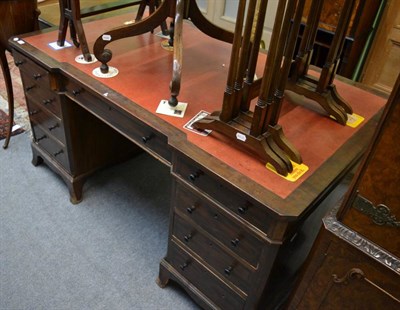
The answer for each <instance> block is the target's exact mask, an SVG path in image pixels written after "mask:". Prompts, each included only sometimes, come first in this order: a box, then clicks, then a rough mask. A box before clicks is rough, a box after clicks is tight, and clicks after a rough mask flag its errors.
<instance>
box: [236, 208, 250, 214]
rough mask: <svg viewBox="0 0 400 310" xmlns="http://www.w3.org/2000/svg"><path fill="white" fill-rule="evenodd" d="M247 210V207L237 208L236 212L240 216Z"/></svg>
mask: <svg viewBox="0 0 400 310" xmlns="http://www.w3.org/2000/svg"><path fill="white" fill-rule="evenodd" d="M247 210H249V207H248V206H243V207H239V208H238V212H239V213H240V214H246V212H247Z"/></svg>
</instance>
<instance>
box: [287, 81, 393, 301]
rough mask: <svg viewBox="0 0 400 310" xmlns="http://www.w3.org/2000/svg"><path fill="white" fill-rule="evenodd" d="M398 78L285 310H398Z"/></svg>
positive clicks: (325, 223) (326, 220)
mask: <svg viewBox="0 0 400 310" xmlns="http://www.w3.org/2000/svg"><path fill="white" fill-rule="evenodd" d="M399 120H400V76H399V78H398V79H397V83H396V85H395V88H394V89H393V92H392V94H391V97H390V98H389V101H388V104H387V106H386V108H385V111H384V114H383V116H382V118H381V121H380V123H379V126H378V127H377V131H376V133H375V136H374V139H373V141H372V143H371V144H370V148H369V150H368V153H367V155H366V156H365V158H364V160H363V163H362V164H361V166H360V168H359V171H358V173H357V175H356V177H355V179H354V181H353V183H352V185H351V186H350V189H349V191H348V193H347V194H346V196H345V198H344V200H343V202H342V204H341V207H340V210H339V211H338V213H337V214H336V211H337V209H338V208H336V209H335V210H334V211H333V212H331V214H329V216H327V217H326V218H325V219H324V227H323V228H322V229H321V231H320V234H319V237H318V241H317V242H316V243H315V245H314V248H313V252H312V255H311V256H310V257H309V258H308V262H307V268H306V269H305V271H304V274H303V275H302V277H301V278H300V282H299V285H298V287H297V289H296V291H295V293H294V295H293V297H292V299H291V302H290V304H289V309H311V308H312V309H326V307H327V306H328V305H329V307H331V308H335V309H339V308H354V309H371V308H374V309H399V307H400V259H399V258H400V208H399V206H400V205H399V201H400V192H399V190H398V186H397V185H398V180H399V178H400V166H399V158H400V147H399V145H398V144H397V143H393V141H395V139H396V137H397V135H398V132H399V130H400V125H399Z"/></svg>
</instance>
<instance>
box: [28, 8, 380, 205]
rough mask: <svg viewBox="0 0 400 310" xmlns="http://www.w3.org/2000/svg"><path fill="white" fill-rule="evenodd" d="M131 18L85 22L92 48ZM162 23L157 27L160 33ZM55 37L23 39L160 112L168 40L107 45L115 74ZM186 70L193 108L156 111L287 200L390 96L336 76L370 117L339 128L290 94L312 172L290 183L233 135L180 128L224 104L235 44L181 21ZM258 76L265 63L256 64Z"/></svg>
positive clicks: (287, 110) (184, 89) (147, 37)
mask: <svg viewBox="0 0 400 310" xmlns="http://www.w3.org/2000/svg"><path fill="white" fill-rule="evenodd" d="M129 19H134V18H133V17H132V18H131V16H127V15H122V16H117V17H113V18H110V19H108V20H107V21H104V20H103V21H101V20H100V21H95V22H90V23H87V24H84V29H85V33H86V38H87V41H88V44H89V48H90V50H91V51H92V50H93V44H94V41H95V40H96V39H97V37H99V36H100V35H101V34H103V33H104V32H106V31H107V30H110V29H112V28H113V27H116V26H119V25H122V24H123V23H124V22H126V21H128V20H129ZM158 30H159V29H156V31H155V32H157V31H158ZM56 40H57V31H51V32H47V33H42V34H39V35H35V36H31V37H27V38H25V41H26V42H28V43H29V44H31V45H33V46H34V47H36V48H38V49H39V50H41V51H43V52H45V53H46V54H48V55H50V56H51V57H52V58H54V59H56V60H57V61H59V62H68V63H70V64H72V65H73V66H75V67H76V68H78V69H79V70H81V71H82V72H84V73H86V74H87V75H89V76H91V77H92V78H94V79H97V80H99V81H100V82H101V83H103V84H105V85H106V86H108V87H109V88H111V89H113V90H115V91H117V92H119V93H121V94H122V95H124V96H125V97H128V98H130V99H131V100H132V101H133V102H135V103H137V104H139V105H141V106H142V107H144V108H145V109H147V110H149V111H150V112H152V113H154V114H155V111H156V109H157V106H158V104H159V102H160V100H162V99H168V98H169V83H170V80H171V77H172V59H173V55H172V52H169V51H166V50H165V49H163V48H162V47H161V42H162V41H163V40H165V39H163V38H160V37H158V36H156V35H154V34H150V33H147V34H144V35H141V36H138V37H134V38H126V39H122V40H119V41H116V42H113V43H111V44H109V45H108V46H107V47H106V48H109V49H111V50H112V52H113V58H112V60H111V61H110V62H109V65H110V66H113V67H116V68H117V69H118V70H119V74H118V75H117V76H116V77H114V78H110V79H102V78H97V77H95V76H94V75H93V74H92V71H93V69H95V68H97V67H99V66H100V63H99V62H96V63H93V64H79V63H77V62H75V61H74V59H75V57H76V56H78V55H80V54H81V52H80V50H79V49H78V48H76V47H74V46H72V47H69V48H65V49H61V50H54V49H53V48H51V47H50V46H49V45H48V44H49V43H50V42H55V41H56ZM183 42H184V50H183V58H184V63H183V73H182V86H181V93H180V95H179V97H178V99H179V101H181V102H187V103H188V108H187V110H186V114H185V116H184V117H183V118H175V117H170V116H165V115H160V114H157V116H158V117H160V118H162V119H164V120H166V121H167V122H169V123H171V124H173V125H174V126H176V127H177V128H179V129H181V130H182V131H184V132H185V133H186V134H187V139H188V141H190V142H192V143H194V144H196V145H197V146H199V147H200V148H202V149H203V150H205V151H206V152H208V153H210V154H211V155H213V156H214V157H216V158H218V159H220V160H221V161H223V162H225V163H226V164H227V165H229V166H231V167H233V168H234V169H236V170H237V171H239V172H241V173H243V174H244V175H246V176H248V177H249V178H251V179H253V180H254V181H256V182H258V183H259V184H261V185H262V186H264V187H266V188H267V189H269V190H271V191H272V192H273V193H275V194H276V195H278V196H279V197H281V198H286V197H287V196H288V195H290V194H291V193H292V192H293V191H294V190H295V189H296V188H298V187H299V186H300V185H301V184H302V183H303V182H304V181H305V180H306V179H307V178H308V177H309V176H310V175H312V174H313V173H314V172H315V171H316V170H317V169H318V168H319V167H320V166H321V165H322V164H323V163H324V162H325V161H326V160H327V159H328V158H329V157H331V156H332V155H333V154H334V153H335V152H336V151H337V150H338V149H339V148H340V147H341V146H342V145H343V144H344V143H345V142H346V141H347V140H348V139H349V138H350V137H351V136H352V135H354V134H355V133H356V132H357V131H359V130H360V129H362V128H363V126H364V125H365V124H366V123H367V122H368V120H370V119H371V117H373V116H374V115H375V114H376V113H377V111H378V110H379V109H380V108H381V107H382V106H383V105H384V104H385V102H386V100H385V99H382V98H380V97H378V96H376V95H373V94H371V93H369V92H367V91H365V90H362V89H359V88H356V87H354V86H350V85H348V84H345V83H342V82H340V81H338V80H336V81H335V84H336V86H337V89H338V91H339V94H340V95H341V96H342V97H343V98H344V99H345V100H347V101H348V102H349V103H350V105H351V106H352V107H353V110H354V112H355V113H356V114H358V115H361V116H363V117H364V118H365V121H364V122H363V123H362V124H361V125H359V126H358V127H357V128H351V127H349V126H342V125H340V124H338V123H336V122H335V121H333V120H332V119H330V118H328V117H327V116H325V115H322V114H323V111H322V110H321V108H320V107H319V106H318V105H315V104H313V103H312V102H311V101H310V100H307V99H305V98H303V99H302V101H303V102H304V103H305V104H307V105H309V104H312V106H313V108H312V109H310V108H304V107H302V106H299V105H294V104H293V103H291V102H290V101H289V100H287V98H286V99H285V102H284V105H283V108H282V112H281V117H280V119H279V124H280V125H281V126H282V127H283V130H284V133H285V135H286V136H287V138H288V139H289V140H290V141H291V142H292V143H293V144H294V145H295V146H296V147H297V149H298V150H299V152H300V154H301V155H302V157H303V161H304V164H305V165H307V166H308V167H309V171H308V172H307V173H306V174H305V175H303V176H302V177H301V178H300V179H299V180H298V181H296V182H289V181H287V180H285V179H283V178H282V177H280V176H278V175H275V174H274V173H273V172H271V171H269V170H267V169H266V168H265V166H264V165H263V163H262V162H260V161H259V160H257V159H256V158H253V157H252V156H250V155H249V154H248V153H247V152H246V151H244V150H240V149H237V148H235V147H234V146H233V145H232V141H230V140H228V139H226V138H224V137H223V136H221V135H220V134H217V133H215V132H213V133H212V134H211V135H209V136H208V137H203V136H200V135H197V134H194V133H191V132H189V131H187V130H185V129H183V126H184V124H186V123H187V122H188V121H189V120H190V119H191V118H192V117H193V116H194V115H196V114H197V113H198V112H199V111H200V110H205V111H208V112H213V111H215V110H220V109H221V106H222V98H223V93H224V90H225V84H226V77H227V72H228V65H229V58H230V51H231V46H230V45H229V44H227V43H224V42H219V41H217V40H215V39H212V38H210V37H208V36H206V35H204V34H203V33H201V32H200V31H198V30H197V29H196V28H194V27H193V26H191V25H189V24H185V26H184V37H183ZM259 67H260V68H259V69H260V70H258V76H261V72H262V68H263V63H260V64H259Z"/></svg>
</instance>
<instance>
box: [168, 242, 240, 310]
mask: <svg viewBox="0 0 400 310" xmlns="http://www.w3.org/2000/svg"><path fill="white" fill-rule="evenodd" d="M167 261H168V262H169V263H170V264H171V265H172V267H173V268H175V270H176V271H177V272H179V273H180V274H181V275H182V276H183V277H185V278H186V279H187V280H188V281H189V282H190V283H191V284H192V285H194V286H195V287H196V288H197V289H199V290H200V291H201V292H202V293H203V294H205V295H206V296H207V297H208V298H209V299H210V300H211V301H212V302H213V303H214V304H216V305H217V306H218V307H219V308H221V309H242V308H243V306H244V302H245V301H244V300H243V299H242V298H241V297H240V296H239V295H238V294H237V293H236V292H234V291H233V290H232V289H231V288H229V287H228V286H227V285H226V284H225V283H224V282H223V281H221V280H220V279H218V278H217V277H215V276H214V275H213V273H212V272H211V271H210V270H208V269H207V268H205V267H204V266H203V265H202V264H201V263H200V262H199V261H197V260H196V259H195V258H193V257H192V256H191V255H190V254H189V253H187V252H186V251H184V250H183V249H182V248H181V247H180V246H178V245H177V244H176V243H175V242H173V241H171V242H170V243H169V245H168V257H167Z"/></svg>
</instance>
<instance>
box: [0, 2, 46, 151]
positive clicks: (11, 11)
mask: <svg viewBox="0 0 400 310" xmlns="http://www.w3.org/2000/svg"><path fill="white" fill-rule="evenodd" d="M39 14H40V12H39V10H38V8H37V0H17V1H15V0H14V1H11V0H4V1H1V2H0V62H1V69H2V71H3V76H4V81H5V82H6V88H7V101H8V132H7V137H6V139H5V141H4V144H3V148H5V149H6V148H7V147H8V144H9V142H10V138H11V133H12V127H13V123H14V94H13V89H12V81H11V75H10V68H9V67H8V62H7V58H6V51H7V50H8V51H9V50H10V47H9V44H8V39H9V38H10V37H11V36H13V35H18V34H22V33H27V32H31V31H33V30H37V29H39V24H38V16H39ZM17 65H18V64H17Z"/></svg>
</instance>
